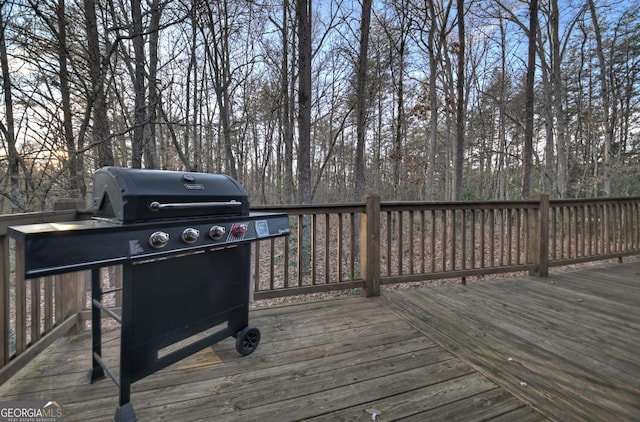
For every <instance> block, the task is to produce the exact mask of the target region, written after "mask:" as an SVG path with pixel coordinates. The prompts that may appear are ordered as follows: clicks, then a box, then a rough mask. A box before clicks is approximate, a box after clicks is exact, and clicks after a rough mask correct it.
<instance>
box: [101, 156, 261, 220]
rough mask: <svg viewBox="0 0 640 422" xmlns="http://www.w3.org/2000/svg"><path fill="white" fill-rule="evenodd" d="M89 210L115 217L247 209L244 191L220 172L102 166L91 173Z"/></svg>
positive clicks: (170, 216)
mask: <svg viewBox="0 0 640 422" xmlns="http://www.w3.org/2000/svg"><path fill="white" fill-rule="evenodd" d="M93 210H94V211H95V216H96V217H99V218H107V219H111V220H115V221H118V222H120V223H135V222H147V221H153V220H164V219H178V218H188V217H201V216H244V215H248V214H249V195H248V194H247V192H246V191H245V190H244V188H243V187H242V185H241V184H240V183H239V182H238V181H236V180H235V179H233V178H231V177H229V176H226V175H222V174H209V173H192V172H181V171H168V170H143V169H127V168H122V167H103V168H101V169H100V170H98V171H96V172H95V174H94V176H93Z"/></svg>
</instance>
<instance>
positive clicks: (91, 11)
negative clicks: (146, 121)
mask: <svg viewBox="0 0 640 422" xmlns="http://www.w3.org/2000/svg"><path fill="white" fill-rule="evenodd" d="M84 13H85V15H84V17H85V25H86V31H87V48H88V51H89V76H90V78H91V93H90V94H89V103H90V104H91V103H93V144H94V145H96V146H97V148H98V162H97V165H98V167H103V166H112V165H113V164H114V159H113V149H112V148H111V136H110V132H111V129H110V127H109V126H110V125H109V120H108V116H107V107H106V99H105V94H104V74H103V71H102V63H101V57H100V42H99V38H98V23H97V19H96V4H95V0H84ZM105 68H106V66H105Z"/></svg>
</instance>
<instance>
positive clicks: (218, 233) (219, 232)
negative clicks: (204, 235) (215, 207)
mask: <svg viewBox="0 0 640 422" xmlns="http://www.w3.org/2000/svg"><path fill="white" fill-rule="evenodd" d="M224 232H225V229H224V227H222V226H213V227H211V228H210V229H209V237H210V238H211V239H213V240H220V239H222V236H224Z"/></svg>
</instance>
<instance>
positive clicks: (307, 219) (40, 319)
mask: <svg viewBox="0 0 640 422" xmlns="http://www.w3.org/2000/svg"><path fill="white" fill-rule="evenodd" d="M254 210H259V211H277V212H285V213H287V214H289V216H290V224H291V229H292V232H291V235H290V236H289V237H287V238H277V239H271V240H265V241H260V242H257V243H254V254H253V257H254V262H253V264H252V265H253V269H254V281H253V291H254V296H255V299H256V300H260V299H267V298H277V297H287V296H295V295H307V294H319V293H326V292H330V291H333V292H336V291H347V292H348V293H350V294H351V293H352V292H359V291H362V292H364V294H365V295H367V296H376V295H379V293H380V286H381V285H389V284H393V283H405V282H414V281H424V280H435V279H449V278H458V279H461V280H462V281H463V282H464V281H465V280H466V279H467V278H468V277H473V276H484V275H489V274H497V273H505V272H520V271H527V272H529V273H531V274H537V275H542V276H544V275H546V274H547V273H548V271H549V268H550V267H554V266H560V265H569V264H575V263H580V262H585V261H594V260H603V259H611V258H617V259H619V260H621V259H622V258H623V257H624V256H630V255H640V198H609V199H589V200H551V201H550V200H549V199H548V196H547V195H544V194H542V195H538V196H536V197H535V198H532V199H529V200H524V201H483V202H380V199H379V197H377V196H369V197H367V198H365V200H364V201H363V202H361V203H352V204H337V205H304V206H301V205H299V206H280V207H265V206H262V207H254ZM88 217H89V214H88V213H87V212H80V211H61V212H49V213H33V214H19V215H8V216H0V241H1V242H0V255H1V256H2V260H1V261H0V345H1V346H2V347H1V348H0V383H2V382H4V381H5V380H6V379H7V378H8V377H9V376H11V374H13V373H15V371H16V370H17V369H18V368H20V367H21V366H22V365H23V364H24V363H25V362H27V361H28V360H30V359H31V358H32V357H33V356H35V355H36V354H37V353H39V352H40V351H41V350H43V349H44V348H45V347H46V346H47V345H48V344H50V343H51V342H52V341H54V340H55V339H56V338H58V337H59V336H61V335H64V334H65V333H67V332H68V331H69V330H70V329H73V328H74V327H79V326H81V325H83V324H84V322H85V321H84V319H85V318H84V317H85V316H86V315H87V308H88V306H89V305H88V304H89V303H90V300H89V298H88V291H87V290H88V288H87V286H88V279H89V277H88V272H81V273H74V274H67V275H61V276H55V277H46V278H43V279H34V280H24V279H23V277H22V276H21V275H20V274H15V272H14V271H13V269H14V268H15V264H16V260H18V261H19V260H20V259H21V257H20V256H16V254H15V252H14V244H13V241H12V240H10V239H9V238H8V237H7V235H6V233H7V227H8V226H11V225H19V224H30V223H36V222H53V221H72V220H77V219H84V218H88ZM18 255H19V254H18ZM18 264H19V262H18ZM104 273H105V280H106V282H107V283H112V284H115V285H117V284H119V283H120V280H119V277H118V276H117V275H118V274H119V269H118V268H117V267H111V268H108V269H106V270H105V272H104ZM112 303H113V305H114V307H115V308H117V307H118V306H119V301H118V298H117V297H114V298H113V301H112Z"/></svg>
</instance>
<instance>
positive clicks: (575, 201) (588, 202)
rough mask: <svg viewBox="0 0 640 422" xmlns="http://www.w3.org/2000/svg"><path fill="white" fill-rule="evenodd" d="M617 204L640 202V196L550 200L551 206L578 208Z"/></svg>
mask: <svg viewBox="0 0 640 422" xmlns="http://www.w3.org/2000/svg"><path fill="white" fill-rule="evenodd" d="M615 202H626V203H629V202H640V197H639V196H629V197H616V198H585V199H550V200H549V205H550V206H555V207H559V206H572V205H573V206H576V205H600V204H603V203H615Z"/></svg>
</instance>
